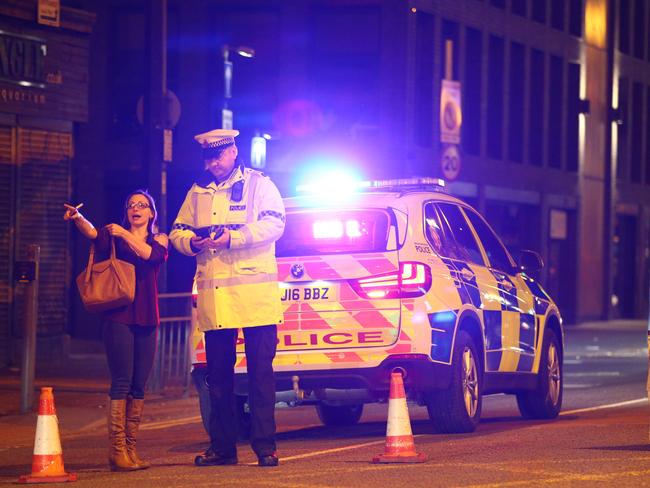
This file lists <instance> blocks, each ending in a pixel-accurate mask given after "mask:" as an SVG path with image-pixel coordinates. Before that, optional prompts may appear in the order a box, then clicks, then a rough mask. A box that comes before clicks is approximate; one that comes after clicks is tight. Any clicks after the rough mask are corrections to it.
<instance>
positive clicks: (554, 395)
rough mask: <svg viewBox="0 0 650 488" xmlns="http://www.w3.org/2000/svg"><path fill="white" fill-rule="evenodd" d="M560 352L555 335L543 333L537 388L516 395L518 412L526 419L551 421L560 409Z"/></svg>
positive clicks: (561, 387)
mask: <svg viewBox="0 0 650 488" xmlns="http://www.w3.org/2000/svg"><path fill="white" fill-rule="evenodd" d="M563 386H564V384H563V367H562V350H561V348H560V340H559V338H558V336H557V333H556V332H555V331H554V330H552V329H546V330H545V331H544V343H543V344H542V356H541V360H540V364H539V372H538V373H537V387H536V388H535V389H534V390H532V391H526V392H522V393H518V394H517V406H518V407H519V412H521V415H522V416H523V417H524V418H527V419H553V418H555V417H557V416H558V415H559V413H560V410H561V409H562V390H563Z"/></svg>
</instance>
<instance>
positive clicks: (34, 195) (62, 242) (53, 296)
mask: <svg viewBox="0 0 650 488" xmlns="http://www.w3.org/2000/svg"><path fill="white" fill-rule="evenodd" d="M17 142H18V144H17V149H18V151H17V162H18V180H17V181H18V194H17V207H18V217H17V235H16V254H17V255H18V256H21V257H22V256H25V253H26V250H27V246H29V245H30V244H38V245H40V248H41V255H40V268H39V271H40V273H39V293H38V297H39V298H38V335H39V336H41V337H48V336H49V337H52V336H59V335H60V334H62V333H64V332H65V330H66V324H67V308H68V306H67V305H68V290H69V286H70V272H69V253H68V235H69V232H68V226H69V224H68V222H65V221H64V220H63V219H62V215H63V203H65V202H68V201H69V198H70V188H71V182H70V158H71V157H72V134H68V133H63V132H52V131H43V130H32V129H23V128H18V133H17ZM19 301H22V297H19V296H17V297H16V311H17V312H19V311H21V310H22V309H23V307H22V306H19V304H18V302H19ZM16 319H17V320H19V318H18V313H17V314H16ZM17 323H20V322H17Z"/></svg>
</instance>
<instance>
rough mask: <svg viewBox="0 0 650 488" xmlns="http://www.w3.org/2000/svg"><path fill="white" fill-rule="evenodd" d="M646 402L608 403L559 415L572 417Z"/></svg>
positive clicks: (641, 399)
mask: <svg viewBox="0 0 650 488" xmlns="http://www.w3.org/2000/svg"><path fill="white" fill-rule="evenodd" d="M647 401H648V399H647V398H637V399H636V400H628V401H627V402H619V403H609V404H607V405H598V406H597V407H587V408H578V409H576V410H566V411H564V412H560V415H574V414H576V413H584V412H594V411H596V410H605V409H606V408H618V407H626V406H628V405H636V404H637V403H646V402H647Z"/></svg>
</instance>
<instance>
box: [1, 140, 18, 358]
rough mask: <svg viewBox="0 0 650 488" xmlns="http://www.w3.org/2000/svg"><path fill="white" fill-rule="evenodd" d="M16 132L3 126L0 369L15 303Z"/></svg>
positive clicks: (8, 350)
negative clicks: (13, 234) (14, 192)
mask: <svg viewBox="0 0 650 488" xmlns="http://www.w3.org/2000/svg"><path fill="white" fill-rule="evenodd" d="M14 160H15V158H14V130H13V129H12V128H11V127H0V366H1V365H6V364H7V363H8V362H9V359H10V358H9V354H10V349H9V348H10V344H11V341H10V338H11V320H10V319H11V315H12V302H13V279H12V276H11V275H12V264H13V260H14V257H13V236H12V233H13V218H14V204H13V202H14V194H13V190H14V188H15V184H14V177H15V168H16V166H15V164H14V163H13V161H14Z"/></svg>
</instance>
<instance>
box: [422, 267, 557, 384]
mask: <svg viewBox="0 0 650 488" xmlns="http://www.w3.org/2000/svg"><path fill="white" fill-rule="evenodd" d="M442 261H443V263H444V264H445V265H446V266H447V269H448V270H449V273H450V275H451V277H452V278H453V280H454V285H455V287H456V290H457V292H458V297H459V299H460V302H461V304H462V305H466V304H468V305H471V306H473V307H474V308H475V309H477V310H482V312H483V325H484V328H485V348H486V359H487V364H486V370H487V371H510V372H531V371H532V370H533V366H534V360H535V344H537V343H538V342H539V337H536V335H535V334H536V331H537V333H538V334H539V330H540V324H541V320H540V318H541V317H543V316H544V315H545V314H546V311H547V309H548V306H549V304H550V298H549V297H548V295H547V294H546V292H544V290H543V289H542V288H541V287H540V286H539V285H538V284H537V283H536V282H535V281H533V280H531V279H530V278H528V277H526V276H524V281H525V283H526V285H527V286H528V289H529V290H530V292H531V293H532V295H533V297H532V298H533V302H532V304H531V305H534V310H532V309H531V310H522V308H521V306H520V303H519V297H518V289H517V287H516V286H515V283H514V282H513V281H512V279H511V278H510V277H509V276H507V275H505V274H503V273H500V272H498V271H491V273H492V275H493V276H494V278H495V281H496V284H497V290H498V293H499V297H500V300H499V301H498V305H496V304H495V305H496V306H497V309H490V308H493V306H490V307H488V304H484V303H483V301H482V299H481V292H480V288H479V285H478V283H477V280H476V276H475V274H474V272H473V270H472V269H471V268H470V267H469V266H468V265H467V264H466V263H464V262H462V261H456V260H452V259H448V258H442ZM463 270H468V271H470V273H465V274H463V273H462V272H463ZM520 291H521V292H522V296H523V293H524V290H520ZM526 294H527V291H526ZM528 296H530V295H528ZM458 312H459V311H458V310H447V311H440V312H435V313H430V314H428V318H429V324H430V326H431V358H432V359H433V360H434V361H442V362H449V361H450V360H451V353H452V343H453V337H454V331H455V326H456V320H457V316H458Z"/></svg>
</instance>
